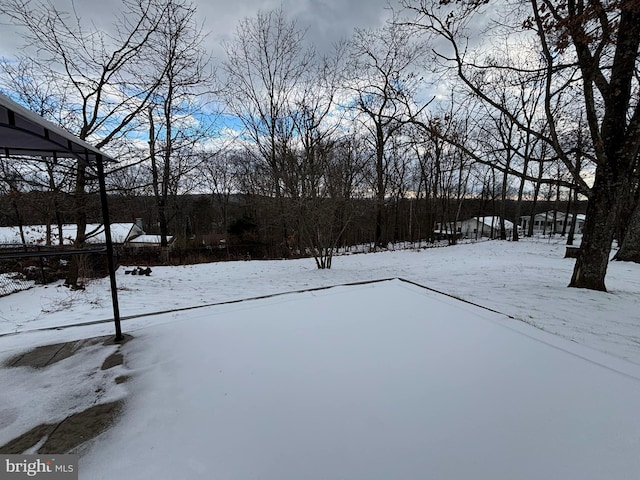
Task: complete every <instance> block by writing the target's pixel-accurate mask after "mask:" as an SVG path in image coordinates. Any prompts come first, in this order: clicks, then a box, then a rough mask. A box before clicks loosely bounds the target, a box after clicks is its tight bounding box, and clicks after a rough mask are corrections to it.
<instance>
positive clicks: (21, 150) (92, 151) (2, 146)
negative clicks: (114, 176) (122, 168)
mask: <svg viewBox="0 0 640 480" xmlns="http://www.w3.org/2000/svg"><path fill="white" fill-rule="evenodd" d="M2 153H4V154H5V155H6V156H7V157H11V156H28V157H43V156H44V157H60V158H75V159H77V160H78V161H86V162H88V163H89V164H93V165H95V167H96V169H97V173H98V182H99V184H100V202H101V203H102V218H103V223H104V226H105V242H106V254H107V263H108V266H109V279H110V284H111V300H112V303H113V320H114V323H115V328H116V341H120V340H122V339H123V338H124V337H123V336H122V331H121V329H120V309H119V306H118V288H117V285H116V275H115V262H114V254H113V243H112V241H111V229H110V227H109V225H110V222H109V207H108V201H107V190H106V186H105V179H104V162H105V161H108V160H113V159H112V158H110V157H109V156H107V155H105V154H103V153H102V152H101V151H100V150H98V149H97V148H95V147H93V146H91V145H89V144H88V143H87V142H85V141H83V140H81V139H79V138H78V137H76V136H75V135H72V134H71V133H69V132H67V131H66V130H64V129H63V128H60V127H58V126H57V125H54V124H53V123H51V122H49V121H47V120H45V119H44V118H42V117H41V116H40V115H37V114H35V113H33V112H32V111H31V110H28V109H26V108H24V107H23V106H22V105H19V104H18V103H16V102H14V101H13V100H11V99H10V98H9V97H7V96H6V95H3V94H1V93H0V155H1V154H2ZM86 252H87V250H78V251H74V252H67V254H69V253H72V254H78V253H86ZM39 253H40V255H41V256H42V255H43V254H51V255H57V254H59V252H39Z"/></svg>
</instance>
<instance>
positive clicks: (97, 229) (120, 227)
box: [0, 220, 144, 246]
mask: <svg viewBox="0 0 640 480" xmlns="http://www.w3.org/2000/svg"><path fill="white" fill-rule="evenodd" d="M49 228H50V237H51V243H50V245H53V246H58V245H60V243H61V242H60V236H59V232H58V226H57V225H51V226H50V227H49ZM77 230H78V228H77V225H75V224H65V225H62V244H63V245H67V246H71V245H73V241H74V240H75V238H76V233H77ZM110 231H111V241H112V242H113V244H114V245H124V244H127V243H129V242H130V241H131V240H133V239H134V238H136V237H139V236H140V235H144V230H142V221H140V220H138V221H136V222H135V223H112V224H111V228H110ZM86 234H87V239H86V243H87V244H91V245H104V244H105V243H106V239H105V234H104V225H102V224H97V223H95V224H93V223H90V224H87V228H86ZM22 235H24V244H26V245H27V246H38V245H40V246H45V245H47V226H46V225H24V226H23V227H22ZM22 235H21V234H20V228H18V227H0V246H17V245H23V241H22Z"/></svg>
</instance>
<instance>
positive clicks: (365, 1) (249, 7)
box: [0, 0, 395, 60]
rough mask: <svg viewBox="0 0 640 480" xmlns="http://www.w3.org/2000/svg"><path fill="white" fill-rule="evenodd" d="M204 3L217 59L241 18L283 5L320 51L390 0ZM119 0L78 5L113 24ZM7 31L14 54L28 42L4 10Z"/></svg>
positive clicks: (371, 24)
mask: <svg viewBox="0 0 640 480" xmlns="http://www.w3.org/2000/svg"><path fill="white" fill-rule="evenodd" d="M192 1H193V3H194V4H195V5H196V6H197V8H198V18H199V20H200V21H201V22H202V23H203V26H204V30H205V31H206V32H208V33H209V37H208V39H207V46H208V48H209V49H210V51H211V53H212V54H213V55H214V57H215V58H216V59H217V60H221V56H222V50H221V49H220V42H221V41H222V40H224V39H230V38H232V37H233V35H234V33H235V31H236V27H237V25H238V22H239V21H240V20H242V19H243V18H245V17H252V16H255V15H256V13H257V12H258V11H268V10H273V9H277V8H279V7H280V6H281V5H282V7H283V9H284V11H285V12H286V13H287V15H289V16H290V18H292V19H295V20H297V22H298V25H299V26H300V28H304V29H308V31H307V40H308V41H309V42H310V43H311V44H313V45H315V46H316V48H317V49H318V50H319V51H320V52H326V51H328V50H329V48H330V47H331V45H332V44H333V43H335V42H336V41H338V40H340V39H342V38H348V37H349V36H350V35H351V33H352V32H353V29H354V28H356V27H357V28H376V27H379V26H381V25H382V24H383V23H384V21H385V20H386V19H387V18H388V16H389V12H388V10H386V7H387V5H388V0H232V1H228V0H223V1H222V0H216V1H211V0H192ZM392 2H395V0H392ZM53 3H54V5H56V7H58V8H60V9H62V10H66V11H70V10H71V9H72V2H71V0H53ZM120 7H121V1H119V0H76V2H75V8H76V11H77V12H78V14H79V15H80V16H81V18H82V19H83V21H84V22H85V24H86V25H87V26H88V28H91V25H92V24H93V25H95V26H96V27H98V28H101V29H109V28H112V24H113V22H114V20H115V17H114V15H115V13H116V12H117V11H118V9H119V8H120ZM0 24H2V30H3V35H2V36H0V55H2V56H5V57H11V56H13V55H15V54H16V53H17V51H18V50H19V48H20V47H21V45H22V41H21V39H20V38H19V37H18V36H17V35H15V33H14V32H15V29H13V28H11V25H10V21H9V19H8V18H7V17H6V16H5V15H3V14H2V13H0Z"/></svg>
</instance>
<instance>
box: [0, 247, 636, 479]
mask: <svg viewBox="0 0 640 480" xmlns="http://www.w3.org/2000/svg"><path fill="white" fill-rule="evenodd" d="M563 254H564V245H562V244H560V243H554V242H549V241H547V240H544V241H523V242H518V243H513V242H500V241H491V242H483V243H477V244H468V245H459V246H455V247H450V248H438V249H430V250H420V251H397V252H385V253H375V254H366V255H351V256H341V257H338V258H335V259H334V262H333V268H332V269H331V270H330V271H318V270H316V269H315V266H314V262H313V260H310V259H306V260H295V261H252V262H233V263H217V264H208V265H193V266H184V267H155V268H153V273H152V275H151V276H150V277H131V276H129V275H127V276H125V275H124V273H123V269H120V270H119V272H118V275H119V276H118V282H119V287H120V292H119V295H120V308H121V313H122V315H123V316H125V317H127V316H132V315H137V314H143V313H151V312H161V311H168V310H175V311H169V312H167V313H162V314H157V315H147V316H142V317H139V318H131V319H127V320H124V321H123V330H124V331H125V332H128V333H130V334H132V335H133V337H134V339H133V340H132V341H130V342H129V343H127V344H125V345H124V346H123V347H121V348H122V350H123V352H124V357H125V364H124V365H121V366H118V367H117V368H116V369H115V370H114V371H113V372H111V371H110V370H107V372H110V373H109V374H106V373H98V374H96V372H95V371H96V370H97V369H98V367H99V366H100V364H101V363H102V361H103V360H104V359H105V358H106V357H108V356H109V355H111V354H112V353H113V351H114V348H115V347H91V348H90V349H88V350H87V351H84V352H81V355H80V356H73V357H71V358H69V359H67V360H64V361H61V362H59V363H57V364H56V365H52V366H50V367H47V369H46V370H48V371H47V377H46V378H45V376H44V374H43V372H44V370H35V371H34V370H31V369H28V368H26V367H21V368H12V369H9V368H3V369H0V383H1V384H2V385H3V386H5V388H3V389H2V391H0V445H3V444H5V443H6V442H7V441H9V440H11V439H12V438H14V437H15V436H17V435H19V434H20V433H22V432H23V431H25V430H27V429H29V428H32V427H34V426H36V425H38V424H40V423H42V422H51V421H56V420H60V419H62V418H64V417H65V416H66V415H69V413H71V412H73V411H74V410H80V409H83V408H86V407H87V406H90V405H91V404H92V403H100V402H105V401H113V400H118V399H123V398H124V399H126V407H125V410H124V412H123V413H122V415H121V417H120V419H119V421H118V422H116V424H115V425H114V427H113V428H111V429H110V430H108V431H107V432H106V433H104V434H103V435H101V436H100V437H98V438H97V439H95V440H94V441H93V442H91V443H90V444H89V445H88V447H86V448H84V449H83V450H82V453H83V457H82V458H81V462H80V478H86V479H100V478H104V479H108V478H128V479H136V478H140V479H143V478H158V479H175V478H185V479H188V478H220V479H249V478H261V479H273V480H276V479H277V480H280V479H299V478H310V479H313V478H318V479H338V478H363V479H364V478H366V479H376V478H379V479H388V478H406V479H413V478H476V479H478V478H483V479H513V478H518V479H527V478H531V479H534V478H535V479H539V478H563V479H564V478H580V479H589V478H593V479H600V478H611V479H626V478H638V477H640V455H638V452H639V451H640V419H639V417H638V416H637V405H638V402H639V401H640V319H639V316H638V313H637V312H638V307H639V306H640V303H639V301H638V298H639V297H638V294H639V293H640V265H636V264H628V263H617V262H613V263H611V265H610V267H609V275H608V278H607V286H608V288H609V292H608V293H602V292H592V291H585V290H576V289H569V288H566V285H567V284H568V282H569V279H570V276H571V270H572V267H573V262H574V261H573V260H570V259H563V258H562V257H563ZM390 278H402V279H406V280H408V281H410V282H416V283H419V284H421V285H424V286H427V287H429V288H431V289H435V290H437V291H439V292H444V293H446V294H447V295H443V294H440V293H437V292H434V291H432V290H428V289H424V288H421V287H419V286H416V285H413V284H411V283H408V282H406V281H400V280H389V281H384V282H377V283H369V284H361V285H355V286H338V287H335V288H329V289H325V290H315V291H311V292H304V293H292V294H285V295H278V296H274V297H270V298H263V299H259V300H251V301H246V302H239V303H229V304H224V302H229V301H233V300H239V299H244V298H251V297H259V296H265V295H271V294H276V293H284V292H291V291H299V290H304V289H312V288H317V287H324V286H332V285H339V284H347V283H353V282H361V281H369V280H375V279H390ZM107 285H108V282H107V281H106V280H105V281H96V282H92V283H91V284H90V285H89V286H88V288H87V290H85V291H83V292H70V291H68V290H66V289H64V288H61V287H57V286H49V287H47V288H45V287H37V288H33V289H31V290H28V291H25V292H20V293H17V294H14V295H11V296H8V297H5V298H0V334H7V335H4V336H1V337H0V362H2V361H5V360H6V359H8V358H11V357H13V356H15V355H16V354H18V353H20V352H22V351H24V350H27V349H30V348H32V347H35V346H38V345H45V344H51V343H60V342H65V341H70V340H77V339H81V338H89V337H94V336H98V335H108V334H111V333H112V331H113V326H112V324H111V323H103V324H95V325H89V326H78V327H72V328H65V329H60V330H55V329H53V330H40V329H43V328H47V327H54V326H56V327H57V326H63V325H73V324H78V323H84V322H87V321H94V320H102V319H105V320H106V319H109V318H110V307H111V305H110V295H109V291H108V287H107ZM453 297H458V298H460V299H464V300H466V301H468V302H473V303H475V304H477V305H480V306H482V307H486V308H488V309H491V310H493V311H489V310H487V309H486V308H480V307H478V306H475V305H472V304H470V303H466V302H462V301H460V300H457V299H456V298H453ZM214 304H219V305H214ZM199 305H211V306H207V307H204V308H196V309H189V310H184V308H186V307H194V306H199ZM180 309H183V310H180ZM16 332H19V333H16ZM114 375H127V376H130V377H131V379H130V380H129V381H128V382H126V383H124V384H121V385H114V384H113V377H114ZM7 386H8V388H7ZM96 391H100V392H101V393H100V395H96V394H95V392H96ZM69 392H71V394H69ZM25 399H28V401H26V400H25ZM116 464H117V466H116Z"/></svg>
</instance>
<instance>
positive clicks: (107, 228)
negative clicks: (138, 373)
mask: <svg viewBox="0 0 640 480" xmlns="http://www.w3.org/2000/svg"><path fill="white" fill-rule="evenodd" d="M96 166H97V169H98V182H99V184H100V203H101V205H102V222H103V223H104V238H105V243H106V247H107V264H108V268H109V280H110V282H111V303H112V304H113V322H114V323H115V327H116V338H115V340H116V341H117V342H118V341H120V340H123V339H124V336H123V335H122V330H121V328H120V307H119V306H118V286H117V285H116V268H115V263H114V259H113V242H112V241H111V222H110V221H109V203H108V198H107V186H106V184H105V180H104V165H103V164H102V155H96Z"/></svg>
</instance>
